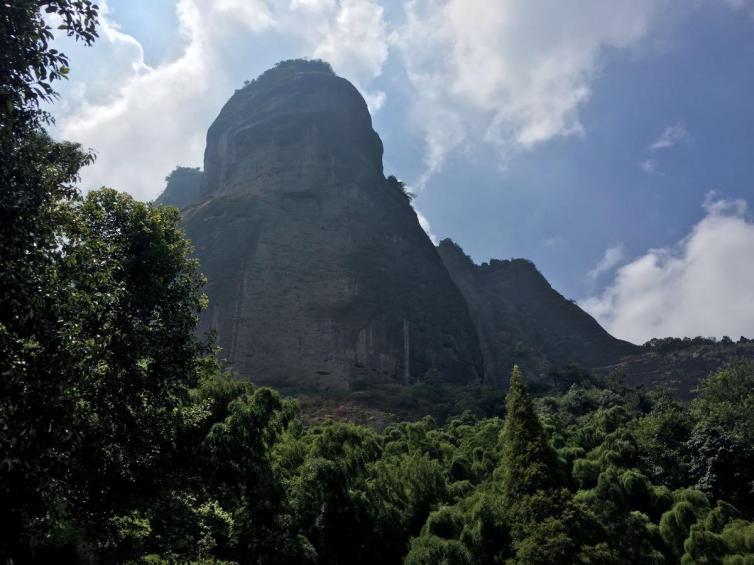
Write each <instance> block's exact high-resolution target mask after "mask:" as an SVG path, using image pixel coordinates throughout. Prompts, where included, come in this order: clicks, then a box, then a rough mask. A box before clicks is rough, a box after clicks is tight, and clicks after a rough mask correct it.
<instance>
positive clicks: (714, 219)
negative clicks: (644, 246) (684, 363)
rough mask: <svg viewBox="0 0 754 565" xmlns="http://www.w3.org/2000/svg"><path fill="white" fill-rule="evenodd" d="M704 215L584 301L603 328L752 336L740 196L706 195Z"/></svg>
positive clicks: (643, 335)
mask: <svg viewBox="0 0 754 565" xmlns="http://www.w3.org/2000/svg"><path fill="white" fill-rule="evenodd" d="M704 210H705V216H704V217H703V219H702V220H701V221H699V222H698V223H697V224H696V225H695V226H694V227H693V228H692V230H691V231H690V233H689V234H688V236H686V237H685V238H684V239H682V240H681V241H679V242H678V243H676V244H675V245H672V246H669V247H665V248H660V249H650V250H649V251H647V252H646V253H645V254H644V255H642V256H640V257H638V258H636V259H634V260H633V261H631V262H630V263H628V264H626V265H624V266H622V267H621V268H620V269H618V271H617V273H616V275H615V278H614V280H613V281H612V283H611V284H610V285H609V286H608V287H607V289H606V290H605V291H604V292H603V293H602V294H600V295H597V296H594V297H591V298H589V299H587V300H585V301H583V302H582V303H581V306H582V307H583V308H584V309H585V310H587V311H588V312H590V313H591V314H592V315H593V316H594V317H595V318H596V319H597V320H598V321H599V322H600V323H601V324H603V326H605V327H606V328H607V329H608V331H610V332H611V333H613V334H614V335H616V336H618V337H621V338H624V339H627V340H630V341H633V342H637V343H638V342H644V341H646V340H648V339H650V338H652V337H665V336H679V337H680V336H696V335H704V336H717V337H721V336H723V335H730V336H738V335H747V336H749V335H754V318H752V316H751V312H752V311H754V222H752V220H751V218H750V217H749V215H748V208H747V203H746V202H745V201H744V200H730V199H724V198H721V197H720V196H719V195H718V194H716V193H710V195H709V196H708V198H707V200H706V201H705V203H704Z"/></svg>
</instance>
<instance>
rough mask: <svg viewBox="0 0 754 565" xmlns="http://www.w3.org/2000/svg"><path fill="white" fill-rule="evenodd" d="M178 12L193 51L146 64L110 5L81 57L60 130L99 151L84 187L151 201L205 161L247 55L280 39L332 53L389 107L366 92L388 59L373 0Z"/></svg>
mask: <svg viewBox="0 0 754 565" xmlns="http://www.w3.org/2000/svg"><path fill="white" fill-rule="evenodd" d="M176 10H177V15H178V21H179V26H180V31H181V35H182V37H183V38H184V41H185V47H184V49H183V52H182V54H181V55H180V56H179V57H178V58H177V59H175V60H173V61H170V62H167V63H165V64H161V65H159V66H155V67H150V66H149V65H147V64H146V63H145V61H144V53H143V49H142V47H141V45H140V44H139V42H138V41H137V40H136V39H135V38H133V37H131V36H129V35H127V34H125V33H123V32H121V31H120V30H119V29H118V27H117V25H116V24H115V23H114V22H113V21H112V19H111V18H110V16H109V14H108V11H107V7H106V5H105V9H104V12H103V15H104V17H102V18H101V22H102V27H101V39H100V40H99V41H98V42H97V45H96V47H95V48H94V49H93V50H92V51H91V54H90V53H86V54H83V53H82V54H81V55H82V57H81V58H78V57H74V66H75V65H77V64H79V62H83V63H84V64H81V66H79V67H76V68H75V69H74V70H75V71H76V73H77V74H76V77H77V78H75V79H74V81H72V82H73V84H72V85H70V88H69V90H68V92H66V103H65V104H63V105H59V106H56V107H55V108H54V111H55V113H56V117H57V128H56V131H55V133H56V134H57V135H58V136H59V137H63V138H66V139H72V140H76V141H79V142H81V143H82V144H83V145H85V146H87V147H92V148H94V149H95V150H96V152H97V155H98V158H97V162H96V163H95V164H94V165H93V166H91V167H88V168H87V169H85V170H84V172H83V183H82V184H83V185H84V187H85V188H90V187H97V186H100V185H109V186H114V187H117V188H121V189H124V190H127V191H128V192H130V193H132V194H134V195H135V196H137V197H139V198H143V199H149V198H154V197H155V196H156V195H157V194H158V193H159V192H160V191H161V190H162V188H163V185H164V183H163V178H164V177H165V176H166V175H167V174H168V173H169V172H170V171H171V170H172V169H173V168H174V167H175V166H176V165H178V164H181V165H191V166H197V165H201V163H202V155H203V151H204V142H205V134H206V131H207V128H208V127H209V124H210V123H211V121H212V119H213V118H214V117H215V116H216V115H217V113H218V112H219V109H220V108H221V107H222V104H223V103H224V102H225V100H226V99H227V98H228V97H229V96H230V95H231V94H232V92H233V89H234V88H235V87H238V86H240V84H241V82H242V78H248V76H244V75H241V74H240V73H247V72H248V69H239V68H238V65H237V63H238V56H239V54H242V53H244V52H251V53H254V52H258V51H260V50H261V49H262V48H263V47H264V46H265V45H266V44H268V43H270V42H273V41H274V40H277V41H280V42H282V43H283V44H284V48H281V51H282V52H283V53H285V57H322V58H324V59H327V60H328V61H329V62H330V63H332V65H333V67H334V68H335V70H336V72H338V73H339V74H341V75H342V76H345V77H346V78H349V79H350V80H352V81H353V82H354V83H355V84H356V85H357V86H360V87H362V91H364V92H365V95H366V98H367V100H368V101H369V103H370V106H371V108H372V110H374V109H376V108H377V107H379V105H380V104H381V103H382V100H383V98H384V95H382V94H381V93H380V92H366V91H365V89H364V85H367V84H368V82H369V81H370V80H371V79H372V78H373V77H375V76H376V75H378V74H379V73H380V72H381V69H382V65H383V64H384V62H385V60H386V58H387V41H388V38H387V35H386V34H387V32H386V29H385V24H384V19H383V11H382V8H381V7H380V6H378V5H377V3H376V2H374V1H372V0H339V1H336V0H293V1H292V2H281V1H269V2H265V1H262V0H217V1H216V2H205V1H203V0H178V2H177V6H176ZM63 41H65V40H63ZM69 47H70V49H69ZM64 49H65V50H67V51H71V49H75V47H71V46H69V45H64ZM229 54H235V57H236V58H235V59H234V58H233V57H229V56H228V55H229ZM75 55H79V53H78V52H77V53H75ZM279 58H283V57H279ZM270 62H273V61H270ZM270 62H268V63H267V64H269V63H270ZM86 63H88V64H86ZM258 70H259V71H261V70H263V68H259V69H258Z"/></svg>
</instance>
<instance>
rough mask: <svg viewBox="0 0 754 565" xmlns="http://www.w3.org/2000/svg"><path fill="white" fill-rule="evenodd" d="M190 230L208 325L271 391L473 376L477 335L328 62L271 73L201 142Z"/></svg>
mask: <svg viewBox="0 0 754 565" xmlns="http://www.w3.org/2000/svg"><path fill="white" fill-rule="evenodd" d="M184 215H185V226H186V231H187V233H188V235H189V237H190V238H191V239H192V241H193V243H194V246H195V249H196V253H197V256H198V258H199V260H200V263H201V267H202V270H203V272H204V273H205V274H206V276H207V278H208V284H207V288H206V290H207V294H208V296H209V300H210V305H209V309H208V310H207V312H206V313H205V316H204V317H203V319H202V322H201V327H202V329H215V330H216V331H217V334H218V342H219V345H220V346H221V347H222V348H223V350H224V355H225V356H226V357H227V358H228V359H229V360H230V361H231V362H232V364H233V365H234V367H235V368H236V369H237V370H238V371H239V372H240V373H241V374H243V375H246V376H249V377H250V378H252V379H254V381H255V382H257V383H264V384H273V385H276V386H278V387H296V388H314V389H319V390H324V389H330V388H335V389H344V388H348V387H349V386H350V385H351V384H352V383H354V382H355V381H359V380H366V381H370V382H387V381H395V382H406V381H408V382H412V381H415V380H418V379H421V378H422V377H423V376H424V375H425V374H426V372H427V371H429V370H430V369H434V370H437V371H438V372H439V374H440V375H441V378H443V379H444V380H445V381H447V382H456V383H469V382H475V381H478V380H480V379H481V376H482V360H481V353H480V350H479V344H478V340H477V337H476V332H475V329H474V325H473V323H472V320H471V318H470V316H469V312H468V308H467V306H466V303H465V301H464V299H463V297H462V296H461V293H460V292H459V290H458V289H457V288H456V286H455V285H454V284H453V282H452V280H451V278H450V276H449V275H448V273H447V271H446V269H445V267H444V265H443V263H442V260H441V259H440V257H439V255H438V254H437V252H436V249H435V247H434V246H433V245H432V243H431V241H430V240H429V238H428V237H427V235H426V234H425V233H424V231H423V230H422V229H421V227H420V226H419V223H418V221H417V218H416V214H415V213H414V211H413V209H412V207H411V205H410V202H409V199H408V197H407V196H406V194H405V193H404V191H403V190H402V186H401V185H400V183H398V182H396V181H395V179H393V178H392V177H391V178H390V179H385V177H384V175H383V171H382V142H381V141H380V138H379V137H378V135H377V134H376V133H375V132H374V130H373V129H372V123H371V117H370V115H369V111H368V109H367V106H366V103H365V102H364V100H363V98H362V97H361V95H360V94H359V93H358V91H357V90H356V89H355V88H354V87H353V85H351V84H350V83H349V82H348V81H346V80H344V79H342V78H340V77H338V76H336V75H335V74H334V73H333V72H332V71H331V70H330V69H329V66H327V65H326V64H324V63H321V62H306V61H294V62H287V63H284V64H280V65H278V66H277V67H276V68H275V69H271V70H269V71H267V72H265V73H264V74H263V75H261V76H260V77H259V78H258V79H256V80H255V81H253V82H251V83H250V84H248V85H247V86H246V87H244V88H243V89H241V90H238V91H237V92H236V93H235V94H234V95H233V97H232V98H231V99H230V101H229V102H228V103H227V104H226V105H225V107H224V108H223V109H222V111H221V112H220V115H219V116H218V117H217V119H216V120H215V122H214V123H213V124H212V126H211V127H210V129H209V132H208V134H207V148H206V151H205V158H204V175H203V178H202V184H201V195H200V197H199V200H198V201H197V202H196V203H195V204H194V205H193V206H191V207H189V208H188V209H186V210H185V212H184Z"/></svg>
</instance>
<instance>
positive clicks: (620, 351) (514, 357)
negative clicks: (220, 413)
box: [437, 239, 641, 383]
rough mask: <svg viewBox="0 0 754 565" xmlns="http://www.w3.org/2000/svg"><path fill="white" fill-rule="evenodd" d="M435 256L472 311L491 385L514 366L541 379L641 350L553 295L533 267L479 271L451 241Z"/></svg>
mask: <svg viewBox="0 0 754 565" xmlns="http://www.w3.org/2000/svg"><path fill="white" fill-rule="evenodd" d="M437 250H438V252H439V254H440V257H442V260H443V262H444V263H445V266H446V267H447V269H448V272H449V273H450V275H451V277H452V278H453V281H454V282H455V283H456V285H457V286H458V288H459V289H460V290H461V293H462V294H463V296H464V298H465V299H466V302H467V304H468V306H469V310H470V312H471V317H472V318H473V320H474V323H475V325H476V329H477V334H478V336H479V341H480V344H481V348H482V353H483V355H484V372H485V380H486V381H487V382H490V383H500V382H501V381H503V382H505V380H506V378H507V375H508V374H510V371H511V368H512V367H513V365H514V364H517V365H519V366H520V367H521V368H522V369H524V370H525V372H526V373H527V374H528V375H530V376H531V377H534V378H536V377H540V378H542V377H544V376H546V375H547V374H548V373H549V372H550V370H552V369H554V368H557V367H560V366H562V365H566V364H569V363H575V364H577V365H580V366H582V367H598V366H601V365H608V364H611V363H614V362H616V360H618V359H621V358H623V357H624V356H626V355H631V354H635V353H638V352H639V351H640V350H641V349H640V348H639V347H637V346H635V345H633V344H631V343H628V342H626V341H622V340H619V339H616V338H614V337H613V336H611V335H610V334H609V333H607V332H606V331H605V330H604V329H603V328H602V327H601V326H600V325H599V324H598V323H597V321H596V320H595V319H594V318H592V317H591V316H590V315H589V314H587V313H586V312H584V311H583V310H582V309H581V308H579V307H578V305H576V303H574V302H572V301H570V300H567V299H566V298H565V297H563V295H561V294H560V293H559V292H557V291H556V290H555V289H553V288H552V286H550V283H549V282H547V279H545V277H544V276H542V273H540V272H539V271H538V270H537V268H536V267H535V266H534V264H533V263H532V262H531V261H528V260H526V259H512V260H498V259H493V260H491V261H490V262H488V263H483V264H481V265H476V264H475V263H474V262H473V261H472V260H471V258H470V257H469V256H467V255H466V254H465V253H464V252H463V249H461V247H460V246H459V245H457V244H456V243H454V242H453V241H452V240H450V239H445V240H443V241H441V242H440V245H439V246H438V248H437Z"/></svg>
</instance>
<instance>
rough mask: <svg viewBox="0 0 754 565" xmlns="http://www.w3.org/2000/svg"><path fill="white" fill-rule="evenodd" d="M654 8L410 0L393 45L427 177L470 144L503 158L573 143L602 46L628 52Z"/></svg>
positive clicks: (594, 2) (619, 2)
mask: <svg viewBox="0 0 754 565" xmlns="http://www.w3.org/2000/svg"><path fill="white" fill-rule="evenodd" d="M662 3H663V2H658V1H656V0H615V1H613V2H604V1H602V0H585V1H583V2H579V4H578V7H575V6H574V5H573V4H571V3H569V2H549V3H546V5H545V3H542V2H532V1H531V0H509V1H506V2H488V1H486V0H413V1H411V2H408V3H407V7H406V23H405V25H404V26H402V27H401V28H400V29H399V30H397V32H396V35H395V39H394V44H395V46H396V48H397V49H398V51H399V53H400V55H401V57H402V60H403V63H404V66H405V68H406V72H407V75H408V78H409V80H410V82H411V84H412V85H413V87H414V89H415V90H416V102H415V121H416V123H417V124H418V125H419V126H421V127H422V128H423V130H424V134H425V140H426V145H427V155H426V167H427V171H426V173H425V175H424V177H423V178H422V179H420V180H421V181H423V182H426V180H427V178H428V177H429V175H431V174H432V173H433V172H435V171H436V170H437V169H438V168H440V166H441V165H442V162H443V160H444V159H445V157H446V156H447V155H448V153H450V152H451V151H453V150H455V149H458V148H460V147H464V146H468V145H469V144H470V143H472V142H476V141H477V140H482V141H486V142H488V143H491V144H493V145H495V146H497V147H498V148H499V150H500V153H501V156H502V157H503V158H504V159H505V158H506V157H507V156H508V155H509V154H510V153H511V152H512V151H515V150H519V149H526V148H531V147H533V146H535V145H536V144H538V143H542V142H545V141H548V140H550V139H553V138H555V137H559V136H561V137H562V136H570V135H580V134H582V133H583V131H584V128H583V125H582V124H581V121H580V119H579V110H580V108H581V107H582V106H583V104H584V103H585V102H586V101H587V100H588V99H589V97H590V94H591V81H592V79H593V78H594V76H595V74H596V73H597V71H598V70H599V67H600V55H601V53H602V52H603V50H604V49H605V48H627V47H630V46H632V45H634V44H635V43H636V42H637V41H638V40H639V39H641V38H642V37H643V36H644V35H645V34H646V32H647V30H648V28H649V25H650V22H651V20H652V18H653V17H654V15H655V13H656V12H657V9H658V6H660V5H661V4H662Z"/></svg>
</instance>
